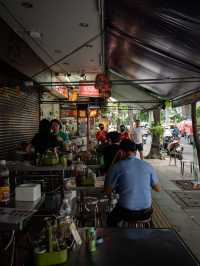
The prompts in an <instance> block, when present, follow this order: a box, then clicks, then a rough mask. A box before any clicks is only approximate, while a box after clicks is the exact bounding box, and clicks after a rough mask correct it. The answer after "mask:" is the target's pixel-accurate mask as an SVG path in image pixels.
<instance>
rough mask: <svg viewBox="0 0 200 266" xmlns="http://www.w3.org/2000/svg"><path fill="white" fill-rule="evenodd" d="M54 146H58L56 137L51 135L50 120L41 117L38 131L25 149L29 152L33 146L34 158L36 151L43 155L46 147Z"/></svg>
mask: <svg viewBox="0 0 200 266" xmlns="http://www.w3.org/2000/svg"><path fill="white" fill-rule="evenodd" d="M56 146H58V142H57V140H56V138H55V137H54V136H52V135H51V131H50V122H49V121H48V120H47V119H42V120H41V121H40V124H39V131H38V133H37V134H36V135H35V136H34V137H33V139H32V141H31V143H30V144H29V145H28V146H27V148H26V151H27V152H28V153H30V152H31V150H32V148H34V153H35V156H34V157H35V158H34V159H36V155H37V153H39V154H40V155H43V154H44V153H45V152H46V151H47V150H48V149H51V148H52V149H53V148H55V147H56Z"/></svg>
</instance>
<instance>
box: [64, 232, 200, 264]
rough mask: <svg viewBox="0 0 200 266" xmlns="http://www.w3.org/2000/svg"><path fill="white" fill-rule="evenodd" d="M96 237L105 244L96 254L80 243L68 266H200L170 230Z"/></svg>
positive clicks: (100, 246)
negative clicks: (101, 239)
mask: <svg viewBox="0 0 200 266" xmlns="http://www.w3.org/2000/svg"><path fill="white" fill-rule="evenodd" d="M83 232H84V230H81V234H82V235H83ZM97 235H99V236H102V237H103V240H104V241H103V243H102V244H100V245H98V246H97V248H96V251H94V252H92V253H90V252H88V251H87V250H86V248H85V246H84V244H83V245H82V246H81V247H80V248H76V249H75V250H73V251H72V253H71V255H70V257H69V261H68V263H67V266H77V265H79V266H148V265H149V266H150V265H152V266H197V265H200V264H199V262H198V261H197V259H196V258H195V257H194V255H192V253H191V251H190V250H189V249H188V247H187V246H186V245H185V243H184V242H183V240H182V239H181V238H180V236H179V235H178V234H177V233H176V232H175V230H173V229H122V228H116V229H98V230H97Z"/></svg>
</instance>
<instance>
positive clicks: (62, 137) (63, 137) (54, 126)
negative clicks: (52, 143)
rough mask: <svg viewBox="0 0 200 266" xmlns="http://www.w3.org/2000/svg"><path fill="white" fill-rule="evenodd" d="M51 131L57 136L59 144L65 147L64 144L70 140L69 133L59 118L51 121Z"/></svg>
mask: <svg viewBox="0 0 200 266" xmlns="http://www.w3.org/2000/svg"><path fill="white" fill-rule="evenodd" d="M50 126H51V132H52V135H53V136H55V137H56V139H57V141H58V142H59V146H60V147H61V148H63V145H64V144H66V143H68V142H69V137H68V135H67V134H66V133H65V132H63V131H62V130H61V129H62V125H61V123H60V121H59V120H58V119H53V120H51V122H50Z"/></svg>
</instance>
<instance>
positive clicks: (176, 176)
mask: <svg viewBox="0 0 200 266" xmlns="http://www.w3.org/2000/svg"><path fill="white" fill-rule="evenodd" d="M147 161H148V162H149V163H150V164H152V165H153V166H154V167H155V169H156V172H157V174H158V176H159V178H160V183H161V186H162V192H160V193H156V192H153V199H154V201H156V203H157V204H158V205H159V207H160V208H161V210H162V211H163V213H164V214H165V215H166V217H167V218H168V220H169V222H170V224H171V225H172V227H173V228H174V229H175V230H176V231H177V232H178V233H179V234H180V236H181V237H182V238H183V240H184V241H185V242H186V244H187V245H188V247H189V248H190V249H191V251H192V252H193V253H194V254H195V255H196V257H197V258H198V259H199V261H200V206H199V207H188V206H184V204H182V203H181V202H178V201H177V199H176V198H175V197H173V194H174V192H178V191H179V192H181V191H185V190H182V189H181V188H179V187H178V186H177V185H176V184H175V183H174V182H172V181H171V180H183V177H181V175H180V162H179V161H178V162H177V166H175V165H174V163H172V164H171V165H169V159H166V160H147ZM184 179H187V180H188V179H192V176H191V174H190V168H189V166H186V168H185V176H184ZM189 193H190V192H189ZM191 193H196V194H195V196H197V197H198V198H199V199H200V190H198V191H194V190H193V191H192V192H191ZM179 194H180V193H179ZM181 194H183V193H181ZM199 202H200V201H199Z"/></svg>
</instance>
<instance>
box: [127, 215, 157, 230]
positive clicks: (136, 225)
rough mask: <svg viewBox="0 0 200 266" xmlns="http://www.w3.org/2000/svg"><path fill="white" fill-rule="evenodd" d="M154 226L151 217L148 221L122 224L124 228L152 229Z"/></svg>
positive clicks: (129, 221) (128, 221)
mask: <svg viewBox="0 0 200 266" xmlns="http://www.w3.org/2000/svg"><path fill="white" fill-rule="evenodd" d="M151 224H152V219H151V217H149V218H148V219H146V220H136V221H134V220H132V221H131V220H124V221H123V222H122V227H127V228H141V229H143V228H151Z"/></svg>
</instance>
